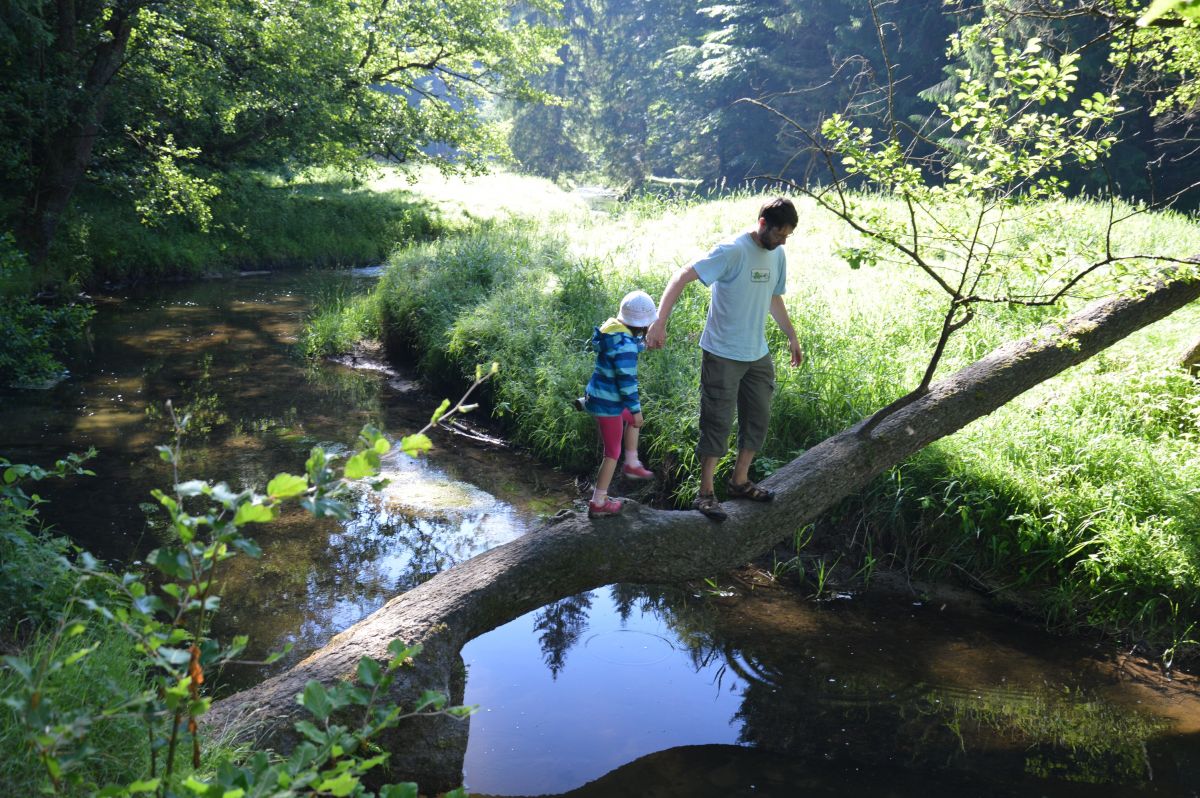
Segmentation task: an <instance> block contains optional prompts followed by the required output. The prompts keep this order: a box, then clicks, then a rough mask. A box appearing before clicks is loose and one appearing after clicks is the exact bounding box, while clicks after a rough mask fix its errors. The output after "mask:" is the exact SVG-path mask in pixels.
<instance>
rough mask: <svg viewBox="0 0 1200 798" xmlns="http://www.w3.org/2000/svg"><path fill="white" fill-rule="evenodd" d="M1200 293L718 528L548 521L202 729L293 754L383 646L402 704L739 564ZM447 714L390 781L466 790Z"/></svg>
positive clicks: (1063, 339)
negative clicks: (550, 632)
mask: <svg viewBox="0 0 1200 798" xmlns="http://www.w3.org/2000/svg"><path fill="white" fill-rule="evenodd" d="M1198 296H1200V279H1189V280H1177V281H1175V282H1172V283H1165V282H1163V283H1158V284H1156V285H1155V286H1153V287H1152V288H1151V289H1150V290H1149V291H1148V293H1146V294H1144V295H1143V296H1137V297H1131V298H1118V299H1113V300H1109V301H1106V302H1103V303H1099V304H1096V305H1093V306H1091V307H1089V308H1088V309H1086V310H1084V311H1082V312H1080V313H1079V314H1077V315H1075V316H1073V317H1071V318H1070V319H1068V320H1067V321H1066V322H1064V323H1063V324H1061V325H1053V326H1050V327H1046V328H1043V329H1042V330H1040V331H1038V332H1037V333H1036V334H1034V335H1033V336H1031V337H1029V338H1026V339H1025V340H1022V341H1018V342H1015V343H1011V344H1008V345H1005V346H1003V347H1001V348H999V349H997V350H996V351H994V352H993V353H991V354H990V355H988V356H987V357H985V358H983V359H982V360H980V361H978V362H977V363H975V364H973V365H971V366H968V367H967V368H965V369H963V370H962V371H960V372H958V373H957V374H955V375H953V376H951V377H949V378H947V379H945V380H943V381H941V382H939V383H935V384H934V385H932V386H930V389H929V391H928V393H927V394H925V395H924V396H921V397H920V398H918V399H917V400H916V401H914V402H912V403H911V404H909V405H907V406H905V407H903V408H901V409H899V410H897V411H896V412H894V413H892V414H891V415H889V416H887V417H886V418H884V419H883V420H882V421H881V422H880V423H879V424H878V426H876V427H875V428H874V429H873V430H872V431H871V432H870V434H868V435H865V436H860V435H859V434H858V432H859V427H860V426H861V422H860V424H859V425H855V426H854V427H851V428H850V429H847V430H845V431H843V432H841V433H839V434H837V435H834V436H833V437H831V438H829V439H827V440H825V441H824V442H822V443H820V444H819V445H817V446H815V447H813V448H812V449H810V450H808V451H807V452H805V453H804V454H803V455H802V456H800V457H798V458H797V459H795V460H793V461H792V462H791V463H788V464H787V465H786V466H784V467H783V468H781V469H780V470H779V471H777V472H776V473H775V474H774V475H773V476H771V478H770V479H768V480H766V481H765V484H766V485H768V486H769V487H771V488H773V489H775V490H776V491H777V496H776V499H775V501H774V502H773V503H771V504H749V503H737V504H735V503H729V504H727V505H726V507H727V509H728V510H729V518H728V520H727V521H725V523H723V524H715V523H713V522H710V521H708V520H707V519H705V518H704V517H703V516H702V515H700V513H698V512H694V511H688V512H677V511H664V510H654V509H650V508H647V507H642V506H640V505H637V504H633V503H631V504H629V505H627V507H626V509H625V511H624V512H623V513H622V514H621V515H620V516H617V517H614V518H610V519H604V520H599V521H594V522H593V521H589V520H588V519H587V518H586V517H584V516H578V517H569V518H565V519H556V520H553V521H551V522H549V523H548V524H547V525H545V526H544V527H542V528H541V529H538V530H536V531H534V532H531V533H529V534H527V535H525V536H524V537H521V538H519V539H517V540H515V541H513V542H511V543H508V544H506V545H504V546H500V547H498V548H495V549H492V550H491V551H488V552H486V553H484V554H481V555H479V556H477V557H475V558H473V559H471V560H469V561H468V562H465V563H462V564H460V565H458V566H455V567H454V568H451V569H449V570H447V571H445V572H443V573H441V574H439V575H438V576H436V577H434V578H433V579H431V580H429V581H428V582H426V583H425V584H423V585H421V586H419V587H417V588H415V589H413V590H411V591H409V592H407V593H405V594H403V595H400V596H398V597H396V598H394V599H392V600H391V601H389V602H388V603H387V604H385V605H384V606H383V607H382V608H380V609H379V610H378V611H376V612H375V613H374V614H372V615H371V616H369V617H368V618H365V619H364V620H362V621H360V622H359V623H357V624H355V625H354V626H352V627H350V628H349V629H347V630H346V631H344V632H342V633H341V634H339V635H337V636H335V637H334V638H333V639H332V640H331V641H330V642H329V643H328V644H327V645H326V646H325V647H324V648H322V649H321V650H319V651H317V652H314V653H313V654H311V655H310V656H308V657H307V658H306V659H305V660H303V661H302V662H300V663H299V664H297V665H296V666H295V667H293V668H292V669H291V670H289V671H287V672H285V673H282V674H280V675H278V676H275V677H273V678H271V679H268V680H266V681H265V682H263V683H262V684H259V685H257V686H255V687H252V688H250V689H248V690H245V691H243V692H241V693H238V694H236V695H233V696H230V697H228V698H225V699H222V700H221V701H218V702H216V704H215V705H214V706H213V709H212V711H211V712H210V714H209V715H207V716H206V718H205V725H206V726H207V727H208V728H209V730H210V732H211V731H212V730H214V729H221V728H228V727H229V726H230V724H233V723H237V722H239V721H243V720H247V719H248V720H250V721H251V722H252V723H255V724H257V728H258V730H259V731H260V732H262V733H264V734H265V736H266V737H267V738H268V740H269V742H270V743H271V744H272V745H275V746H278V747H280V748H285V749H286V748H288V747H289V746H290V745H291V744H292V743H293V738H292V737H291V736H290V735H291V728H290V727H291V721H292V720H293V719H294V718H295V717H296V715H297V710H298V707H297V705H296V701H295V696H296V694H297V693H299V692H301V690H302V689H303V687H304V684H305V682H307V681H308V680H309V679H316V680H318V681H323V682H331V681H333V680H335V679H344V678H350V677H352V675H353V673H354V669H355V665H356V664H357V661H358V659H359V658H360V657H364V656H369V657H374V658H376V659H380V660H385V659H387V653H386V647H387V645H388V643H389V642H390V641H391V640H393V639H396V638H401V639H403V640H405V641H407V642H408V643H414V642H417V643H421V644H423V645H424V646H425V651H424V653H422V654H421V655H420V656H419V657H418V658H417V663H416V666H415V668H414V669H413V670H412V671H411V673H409V674H408V675H407V676H406V677H405V678H403V679H401V680H398V682H397V684H398V685H399V687H398V689H397V690H396V691H395V693H394V694H393V695H392V698H393V699H394V700H396V701H397V702H399V703H407V704H411V701H412V698H413V697H414V696H415V695H416V694H417V693H418V692H419V691H420V690H421V689H437V690H442V691H444V692H446V693H448V694H450V695H451V696H456V695H460V693H459V692H458V691H459V690H461V682H462V664H461V661H460V659H459V656H458V652H459V650H460V649H461V648H462V646H463V645H464V644H465V643H466V642H467V641H469V640H471V639H472V638H474V637H477V636H479V635H481V634H483V633H485V632H487V631H489V630H491V629H494V628H496V627H497V626H500V625H501V624H504V623H506V622H508V621H510V620H512V619H514V618H516V617H518V616H520V615H522V614H524V613H526V612H529V611H532V610H534V609H537V608H538V607H542V606H544V605H546V604H548V603H550V602H553V601H556V600H559V599H561V598H563V597H566V596H571V595H575V594H577V593H581V592H583V591H587V590H591V589H594V588H596V587H599V586H602V585H606V584H611V583H615V582H632V583H651V584H653V583H660V584H661V583H672V582H679V581H682V580H687V579H694V578H699V577H704V576H710V575H713V574H716V573H719V572H723V571H727V570H729V569H730V568H733V567H736V566H738V565H740V564H743V563H745V562H747V561H748V560H751V559H753V558H754V557H755V556H757V555H759V554H761V553H762V552H764V551H766V550H768V549H769V548H770V547H771V546H773V545H774V544H776V543H777V542H778V541H779V540H780V539H782V538H784V537H786V536H787V535H788V534H790V533H791V532H792V531H793V530H796V529H798V528H800V527H801V526H803V525H805V524H807V523H809V522H811V521H813V520H815V519H816V518H817V517H818V516H819V515H820V514H821V513H822V512H824V511H826V510H827V509H828V508H830V507H831V506H832V505H834V504H835V503H836V502H838V501H840V500H841V499H842V498H843V497H844V496H847V495H850V494H852V493H855V492H857V491H859V490H861V489H863V488H864V487H865V486H866V485H867V484H868V483H869V482H870V481H871V480H872V479H873V478H874V477H875V476H877V475H878V474H880V473H881V472H883V471H885V470H887V469H888V468H891V467H892V466H894V465H896V464H897V463H899V462H901V461H902V460H904V459H905V458H907V457H908V456H910V455H912V454H913V453H915V452H917V451H919V450H920V449H922V448H923V447H925V446H926V445H928V444H929V443H931V442H933V441H935V440H937V439H939V438H942V437H944V436H946V435H950V434H952V433H954V432H955V431H957V430H959V429H961V428H962V427H963V426H965V425H966V424H968V423H970V422H971V421H974V420H975V419H978V418H981V417H982V416H985V415H987V414H988V413H990V412H992V411H993V410H995V409H996V408H998V407H1000V406H1001V405H1003V404H1005V403H1006V402H1008V401H1010V400H1011V399H1013V398H1014V397H1016V396H1017V395H1019V394H1021V393H1022V392H1024V391H1026V390H1028V389H1029V388H1032V387H1034V386H1035V385H1037V384H1039V383H1041V382H1043V381H1045V380H1047V379H1049V378H1050V377H1053V376H1054V375H1056V374H1058V373H1060V372H1061V371H1063V370H1065V369H1067V368H1070V367H1071V366H1074V365H1076V364H1078V363H1080V362H1082V361H1084V360H1086V359H1087V358H1089V357H1091V356H1092V355H1094V354H1096V353H1097V352H1099V351H1101V350H1103V349H1105V348H1107V347H1108V346H1111V345H1112V344H1113V343H1115V342H1117V341H1118V340H1120V339H1121V338H1123V337H1125V336H1126V335H1128V334H1130V333H1132V332H1134V331H1136V330H1138V329H1140V328H1142V327H1144V326H1146V325H1148V324H1150V323H1152V322H1154V321H1157V320H1158V319H1161V318H1163V317H1164V316H1166V315H1167V314H1169V313H1171V312H1172V311H1174V310H1177V309H1178V308H1181V307H1183V306H1184V305H1185V304H1187V303H1189V302H1191V301H1192V300H1194V299H1196V298H1197V297H1198ZM1068 343H1069V345H1065V344H1068ZM455 723H456V722H455V721H449V720H443V719H421V720H417V721H410V722H409V724H408V725H407V726H405V727H404V728H402V729H400V730H398V731H397V733H396V736H395V737H394V738H393V739H390V740H388V741H387V742H386V744H385V748H387V749H388V750H390V751H392V760H391V762H390V763H389V766H390V767H391V769H392V775H393V776H395V777H400V776H403V777H406V778H414V777H415V778H417V779H418V780H419V781H420V783H421V785H422V788H423V789H444V788H447V787H450V786H455V785H457V784H459V783H461V769H462V755H463V753H464V752H465V745H463V746H462V748H461V749H459V750H453V749H454V743H453V742H452V740H451V739H450V737H449V735H454V734H457V735H458V736H459V737H460V738H463V737H464V736H465V729H463V728H462V727H463V726H464V725H465V724H459V725H458V729H454V728H453V726H454V724H455ZM430 741H433V742H434V746H433V747H430V746H428V743H429V742H430Z"/></svg>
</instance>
